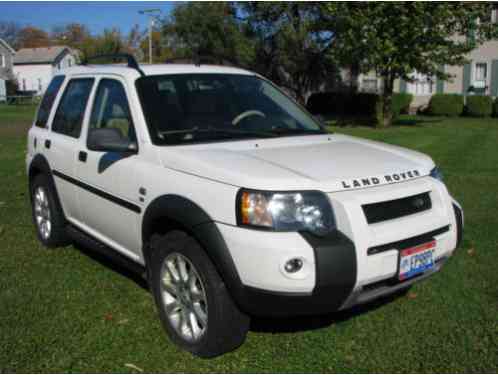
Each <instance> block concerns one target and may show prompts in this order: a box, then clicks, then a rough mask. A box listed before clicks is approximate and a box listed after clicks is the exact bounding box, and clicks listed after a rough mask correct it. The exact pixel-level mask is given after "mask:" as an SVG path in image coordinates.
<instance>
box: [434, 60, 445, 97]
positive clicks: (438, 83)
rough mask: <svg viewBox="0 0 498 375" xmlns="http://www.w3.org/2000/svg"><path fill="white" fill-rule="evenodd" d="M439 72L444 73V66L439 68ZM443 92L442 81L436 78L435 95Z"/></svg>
mask: <svg viewBox="0 0 498 375" xmlns="http://www.w3.org/2000/svg"><path fill="white" fill-rule="evenodd" d="M440 68H441V69H440V70H441V72H442V73H444V65H443V66H441V67H440ZM443 92H444V81H443V80H442V79H439V78H436V93H438V94H442V93H443Z"/></svg>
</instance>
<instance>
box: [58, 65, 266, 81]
mask: <svg viewBox="0 0 498 375" xmlns="http://www.w3.org/2000/svg"><path fill="white" fill-rule="evenodd" d="M140 69H141V70H142V71H143V72H144V74H145V75H146V76H153V75H162V74H193V73H202V74H209V73H212V74H216V73H218V74H244V75H255V74H256V73H253V72H250V71H248V70H244V69H240V68H235V67H230V66H221V65H204V64H201V65H194V64H154V65H148V64H143V65H142V64H141V65H140ZM62 74H71V75H78V74H118V75H121V76H125V77H128V78H137V77H139V76H140V73H139V72H138V71H137V70H135V69H133V68H130V67H128V66H126V65H124V64H105V65H78V66H74V67H71V68H68V69H65V70H64V71H63V73H62Z"/></svg>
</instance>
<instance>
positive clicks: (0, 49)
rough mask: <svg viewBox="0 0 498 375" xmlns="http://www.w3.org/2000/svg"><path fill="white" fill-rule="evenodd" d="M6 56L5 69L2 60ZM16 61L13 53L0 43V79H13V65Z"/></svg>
mask: <svg viewBox="0 0 498 375" xmlns="http://www.w3.org/2000/svg"><path fill="white" fill-rule="evenodd" d="M2 55H3V56H4V59H5V67H2V65H1V63H2V58H1V56H2ZM13 60H14V55H13V54H12V51H11V50H9V49H8V48H7V47H5V46H4V45H3V44H2V43H0V78H3V79H4V80H7V79H9V78H12V63H13Z"/></svg>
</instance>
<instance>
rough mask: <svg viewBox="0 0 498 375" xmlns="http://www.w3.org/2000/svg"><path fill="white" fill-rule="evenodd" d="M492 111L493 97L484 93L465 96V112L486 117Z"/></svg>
mask: <svg viewBox="0 0 498 375" xmlns="http://www.w3.org/2000/svg"><path fill="white" fill-rule="evenodd" d="M492 113H493V99H492V98H491V96H486V95H471V96H467V106H466V107H465V114H467V115H469V116H474V117H488V116H491V114H492Z"/></svg>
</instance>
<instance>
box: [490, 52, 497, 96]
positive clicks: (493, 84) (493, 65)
mask: <svg viewBox="0 0 498 375" xmlns="http://www.w3.org/2000/svg"><path fill="white" fill-rule="evenodd" d="M491 95H492V96H498V60H493V61H492V62H491Z"/></svg>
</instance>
